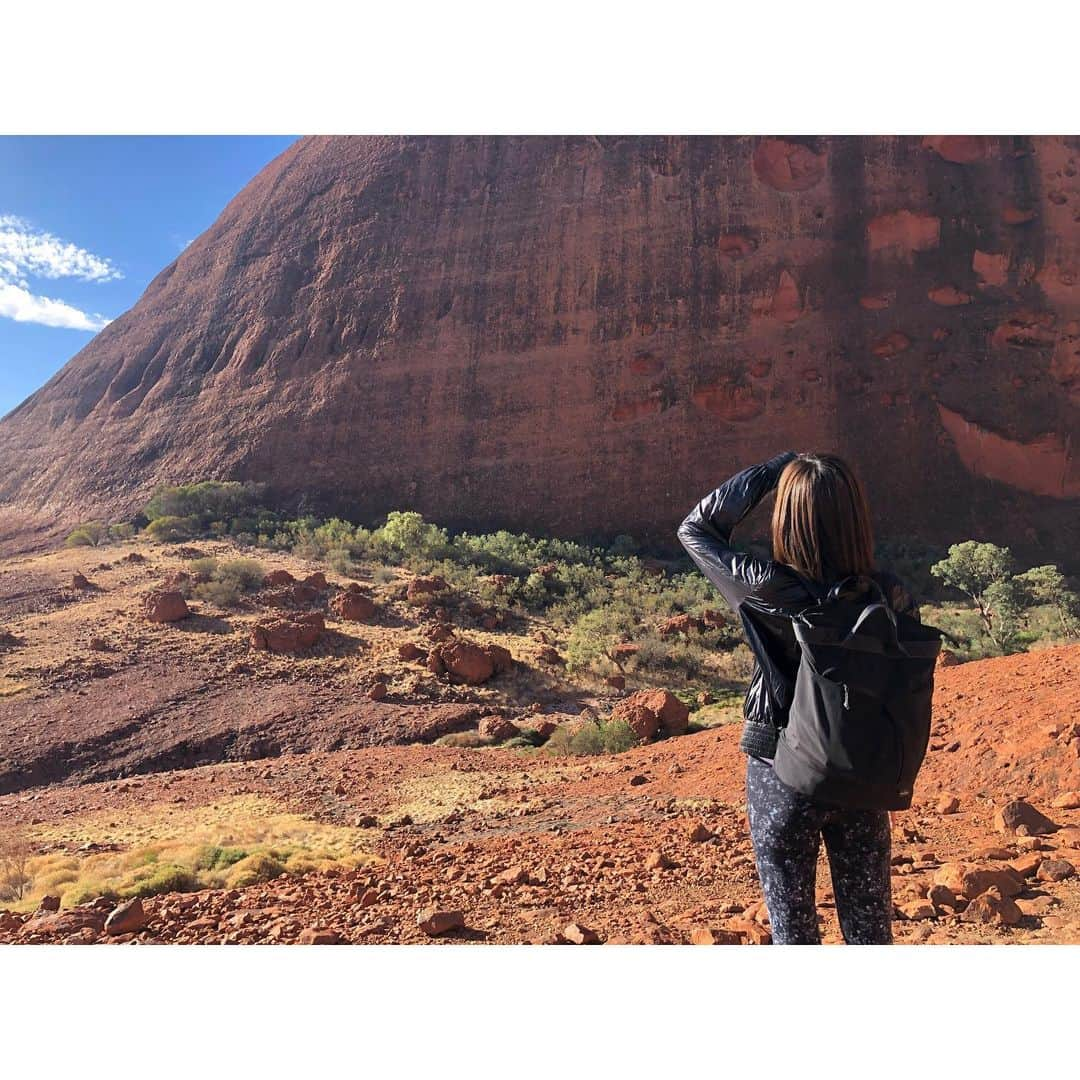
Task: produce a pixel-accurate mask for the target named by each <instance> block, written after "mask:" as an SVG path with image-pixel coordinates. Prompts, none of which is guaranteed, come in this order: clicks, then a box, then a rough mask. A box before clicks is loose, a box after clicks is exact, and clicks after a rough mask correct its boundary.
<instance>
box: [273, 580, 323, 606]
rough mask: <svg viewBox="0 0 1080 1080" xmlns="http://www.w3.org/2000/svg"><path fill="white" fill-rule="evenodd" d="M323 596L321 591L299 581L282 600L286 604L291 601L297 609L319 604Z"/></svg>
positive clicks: (287, 591) (305, 582) (288, 590)
mask: <svg viewBox="0 0 1080 1080" xmlns="http://www.w3.org/2000/svg"><path fill="white" fill-rule="evenodd" d="M321 595H322V594H321V592H320V590H319V589H316V588H315V586H314V585H309V584H308V583H307V581H298V582H297V583H296V584H295V585H293V586H292V587H291V588H289V589H287V590H286V592H285V594H284V595H283V596H282V597H281V599H282V600H285V601H286V602H290V601H291V602H292V603H293V604H295V605H296V606H297V607H307V606H308V605H310V604H317V603H318V602H319V600H320V598H321Z"/></svg>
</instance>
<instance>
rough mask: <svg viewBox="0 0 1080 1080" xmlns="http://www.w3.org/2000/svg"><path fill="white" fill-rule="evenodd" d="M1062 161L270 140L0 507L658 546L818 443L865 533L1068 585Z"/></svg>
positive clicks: (524, 143)
mask: <svg viewBox="0 0 1080 1080" xmlns="http://www.w3.org/2000/svg"><path fill="white" fill-rule="evenodd" d="M1078 146H1080V144H1078V142H1077V140H1076V139H1074V138H1071V137H1054V138H1049V137H1048V138H1030V139H1029V138H1012V137H1008V138H982V137H928V138H926V139H921V138H915V137H903V138H894V137H867V138H852V137H843V138H798V139H795V138H792V139H780V138H752V137H737V138H734V137H733V138H674V137H672V138H638V137H635V138H619V137H602V138H593V137H589V138H586V137H581V138H577V137H574V138H570V137H567V138H535V137H530V138H383V137H379V138H311V139H303V140H301V141H300V142H298V143H297V144H296V145H295V146H293V147H292V148H290V149H289V150H288V151H287V152H286V153H284V154H283V155H282V156H281V157H280V158H278V159H277V160H276V161H274V162H272V163H271V164H270V165H269V166H267V168H266V169H265V170H264V171H263V172H262V173H261V174H260V175H259V176H257V177H256V178H255V179H254V180H253V181H252V182H251V183H250V184H249V185H248V186H247V187H246V188H245V189H244V190H243V191H242V192H241V193H240V194H239V195H238V196H237V197H236V198H235V199H234V200H233V201H232V202H231V203H230V204H229V205H228V206H227V207H226V208H225V210H224V211H223V213H222V215H221V217H220V218H219V219H218V221H217V222H216V223H215V224H214V225H213V227H212V228H211V229H210V230H209V231H208V232H206V233H205V234H204V235H203V236H201V237H199V238H198V239H197V240H196V241H195V242H193V243H192V244H191V245H190V246H189V247H188V248H187V249H186V250H185V251H184V252H183V254H182V255H181V256H180V257H179V258H178V259H177V260H176V262H175V263H173V264H172V265H171V266H168V267H166V268H165V269H164V270H163V271H162V272H161V273H160V274H159V275H158V277H157V278H156V279H155V280H154V281H153V282H152V283H151V284H150V286H149V287H148V289H147V291H146V293H145V295H144V296H143V298H142V299H141V300H140V302H139V303H138V304H137V305H136V307H135V308H133V309H132V310H131V311H130V312H128V313H127V314H126V315H123V316H122V317H120V318H119V319H117V320H116V321H115V322H114V323H113V324H111V325H110V326H109V327H108V328H106V329H105V330H104V331H103V332H102V333H101V334H100V335H98V337H97V338H95V339H94V340H93V341H92V342H91V343H90V345H88V346H87V348H85V349H84V350H83V351H82V352H81V353H79V354H78V356H76V357H75V358H74V359H73V360H72V361H71V362H70V363H69V364H68V365H67V367H65V368H64V369H63V370H62V371H61V372H60V373H59V374H58V375H57V376H56V377H54V378H53V379H52V380H51V381H50V382H49V383H48V384H47V385H46V386H45V387H44V388H43V389H41V390H40V391H39V392H38V393H36V394H35V395H34V396H33V397H32V398H30V399H29V400H28V401H27V402H25V403H24V404H23V405H22V406H20V407H19V408H18V409H17V410H15V412H14V413H12V414H11V415H9V416H8V417H7V418H6V419H4V420H3V422H2V423H0V502H2V503H4V504H5V505H6V507H7V512H8V513H9V514H13V513H16V512H17V513H19V514H21V515H23V520H24V521H25V520H31V519H30V518H28V517H27V516H26V515H29V514H36V515H39V517H38V518H37V519H35V520H48V519H49V518H50V517H52V518H57V517H62V518H64V519H65V520H71V519H72V518H73V517H82V518H86V517H89V516H91V515H93V514H120V513H123V512H127V511H130V510H131V509H133V508H134V507H136V506H137V505H138V504H139V502H140V500H142V499H144V498H145V496H146V494H147V493H148V491H149V489H150V488H151V487H152V486H153V485H154V484H155V483H157V482H160V481H169V482H178V481H183V480H191V479H197V478H204V477H211V476H213V477H236V478H245V479H255V480H260V481H269V482H270V483H271V485H272V487H273V489H274V494H275V496H276V497H278V498H280V499H282V500H284V501H287V502H293V503H299V502H300V501H301V500H304V501H305V504H306V505H309V506H311V505H314V506H317V507H321V508H323V509H326V510H336V511H340V512H344V513H346V514H347V515H349V516H352V517H353V518H364V517H370V516H374V515H377V514H379V513H381V512H384V511H386V510H388V509H391V508H404V507H411V508H415V509H418V510H420V511H422V512H423V513H424V514H425V515H426V516H428V517H430V518H433V519H436V520H439V521H440V522H443V523H446V524H449V525H470V526H474V527H477V526H480V527H488V526H493V525H504V526H510V527H516V528H528V529H530V530H532V531H535V532H541V533H542V532H552V531H553V532H556V533H561V534H582V533H584V532H587V531H589V530H594V529H595V530H602V531H605V532H608V533H615V532H619V531H628V532H631V533H633V534H634V535H637V536H639V537H642V538H645V539H653V540H656V541H658V542H661V543H669V544H670V543H673V530H674V528H675V526H676V525H677V523H678V521H679V520H680V518H681V517H682V515H683V514H684V513H685V512H686V510H687V509H688V508H689V506H690V505H691V503H692V502H693V501H694V500H695V499H696V498H697V497H698V496H700V495H701V494H702V493H703V492H704V491H705V490H707V489H708V488H709V487H711V486H712V485H713V484H714V483H715V482H716V481H717V480H718V478H719V477H721V476H722V475H723V474H725V473H727V472H729V471H731V470H733V469H734V468H736V467H738V466H740V465H743V464H745V463H747V462H749V461H752V460H754V459H759V458H762V457H764V456H767V455H769V454H772V453H773V452H775V451H776V450H778V449H780V448H784V447H788V446H791V447H795V448H797V449H803V448H829V449H834V450H837V451H840V452H841V453H844V454H848V455H850V456H851V457H853V458H854V459H855V460H856V461H857V462H858V463H859V464H860V465H861V467H862V471H863V473H864V475H865V476H866V478H867V481H868V484H869V487H870V490H871V495H872V497H873V501H874V503H875V505H876V507H877V509H878V513H879V515H880V519H881V531H882V532H883V533H897V534H905V535H915V534H917V535H920V536H922V537H923V538H925V539H928V540H948V541H952V540H956V539H961V538H966V537H968V536H977V537H981V538H986V539H993V540H996V541H999V542H1001V541H1005V542H1011V543H1012V544H1013V545H1014V546H1015V547H1017V548H1018V549H1020V550H1021V551H1022V552H1024V553H1030V554H1032V555H1033V556H1037V557H1038V558H1040V559H1042V560H1044V561H1045V560H1046V559H1047V558H1051V557H1052V558H1056V559H1058V560H1060V561H1063V562H1065V563H1066V564H1069V565H1071V564H1073V563H1074V562H1075V551H1076V549H1077V541H1078V540H1080V526H1078V522H1080V515H1078V514H1077V506H1078V496H1080V463H1078V458H1077V456H1076V445H1077V434H1078V432H1080V423H1078V419H1080V366H1078V363H1080V361H1078V357H1080V277H1078V274H1080V264H1078V256H1077V252H1078V250H1080V223H1078V200H1080V179H1078V176H1077V158H1078V156H1080V151H1078ZM298 451H299V452H298ZM4 532H5V529H4V527H3V524H2V523H0V538H2V536H3V534H4Z"/></svg>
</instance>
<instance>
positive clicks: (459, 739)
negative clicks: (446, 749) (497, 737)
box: [435, 731, 493, 750]
mask: <svg viewBox="0 0 1080 1080" xmlns="http://www.w3.org/2000/svg"><path fill="white" fill-rule="evenodd" d="M492 741H493V740H491V739H489V738H487V737H486V736H484V735H481V734H480V732H479V731H452V732H450V734H449V735H440V736H439V738H437V739H436V740H435V745H436V746H457V747H460V748H463V749H466V750H475V749H478V748H479V747H481V746H491V744H492Z"/></svg>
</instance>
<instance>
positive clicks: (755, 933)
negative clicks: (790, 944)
mask: <svg viewBox="0 0 1080 1080" xmlns="http://www.w3.org/2000/svg"><path fill="white" fill-rule="evenodd" d="M723 929H725V930H733V931H734V932H735V933H736V934H738V935H739V941H740V943H741V944H743V945H769V944H771V943H772V934H771V933H769V931H768V930H766V929H765V927H764V926H762V925H761V924H760V923H757V922H754V920H753V919H732V920H730V921H729V922H727V923H725V924H724V927H723Z"/></svg>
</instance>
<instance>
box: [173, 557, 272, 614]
mask: <svg viewBox="0 0 1080 1080" xmlns="http://www.w3.org/2000/svg"><path fill="white" fill-rule="evenodd" d="M197 564H198V567H199V568H198V569H196V565H197ZM190 566H191V569H192V572H193V573H201V574H208V575H209V577H210V580H209V581H202V582H200V583H199V584H198V585H196V586H195V588H194V590H193V591H194V595H195V596H196V597H197V598H198V599H199V600H206V601H208V602H209V603H211V604H216V605H217V606H218V607H235V606H236V605H237V604H238V603H239V602H240V598H241V596H242V595H243V594H244V593H246V592H251V591H252V590H253V589H257V588H259V586H260V585H262V582H263V578H264V577H265V576H266V571H265V570H264V569H263V565H262V563H260V562H258V561H257V560H255V559H229V560H227V561H225V562H218V561H217V560H216V559H195V560H193V561H192V562H191V563H190Z"/></svg>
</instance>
